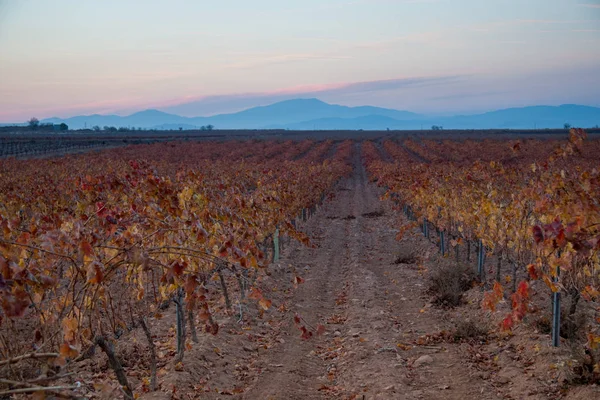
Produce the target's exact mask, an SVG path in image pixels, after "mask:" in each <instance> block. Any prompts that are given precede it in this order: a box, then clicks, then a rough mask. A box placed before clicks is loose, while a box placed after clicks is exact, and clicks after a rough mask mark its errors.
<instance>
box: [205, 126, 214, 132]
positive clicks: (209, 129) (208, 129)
mask: <svg viewBox="0 0 600 400" xmlns="http://www.w3.org/2000/svg"><path fill="white" fill-rule="evenodd" d="M213 129H214V126H213V125H206V130H207V131H212V130H213Z"/></svg>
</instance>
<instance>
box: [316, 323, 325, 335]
mask: <svg viewBox="0 0 600 400" xmlns="http://www.w3.org/2000/svg"><path fill="white" fill-rule="evenodd" d="M324 333H325V326H324V325H322V324H318V325H317V335H322V334H324Z"/></svg>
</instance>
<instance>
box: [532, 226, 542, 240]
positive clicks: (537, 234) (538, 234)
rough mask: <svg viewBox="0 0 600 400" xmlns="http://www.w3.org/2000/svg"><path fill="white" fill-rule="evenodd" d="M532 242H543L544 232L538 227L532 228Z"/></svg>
mask: <svg viewBox="0 0 600 400" xmlns="http://www.w3.org/2000/svg"><path fill="white" fill-rule="evenodd" d="M533 240H535V242H536V243H541V242H543V241H544V232H543V231H542V228H541V227H540V226H538V225H536V226H534V227H533Z"/></svg>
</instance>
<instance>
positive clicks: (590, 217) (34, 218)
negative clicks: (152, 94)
mask: <svg viewBox="0 0 600 400" xmlns="http://www.w3.org/2000/svg"><path fill="white" fill-rule="evenodd" d="M15 143H17V142H15ZM53 145H54V144H53ZM11 146H14V148H13V147H10V148H8V147H3V150H2V151H3V153H2V154H0V156H2V155H8V156H12V157H10V158H4V159H2V158H0V187H1V188H2V189H0V227H1V228H2V230H1V231H0V232H1V233H0V296H1V303H0V306H1V307H0V398H20V397H19V396H21V397H23V396H32V397H34V398H36V399H42V398H106V399H109V398H125V399H133V398H142V399H163V398H164V399H193V398H227V397H232V396H233V397H235V398H247V399H254V398H257V399H258V398H265V399H266V398H294V399H295V398H298V399H304V398H345V399H361V398H456V399H459V398H460V399H464V398H482V396H483V397H485V398H499V399H500V398H514V399H521V398H532V399H534V398H540V399H541V398H559V397H565V398H591V397H590V396H595V395H596V394H597V393H598V392H597V391H594V390H596V389H594V388H596V387H597V386H594V384H599V383H600V292H599V290H600V270H599V268H600V264H599V259H598V250H599V249H600V242H599V240H600V204H598V201H599V200H598V199H600V171H599V170H598V167H599V165H598V162H599V158H598V157H599V155H600V141H599V140H592V139H589V138H587V137H586V133H585V132H583V131H581V130H571V133H570V136H569V138H568V139H561V140H559V139H543V140H542V139H510V140H497V139H484V140H477V139H465V140H438V139H435V140H434V139H428V138H426V137H417V136H413V137H410V138H394V137H382V138H378V139H374V140H338V139H336V140H322V141H314V140H285V141H283V140H249V141H219V142H217V141H169V142H161V143H146V144H136V145H128V146H123V144H119V147H116V146H115V147H112V146H110V147H112V148H108V149H104V150H101V151H96V152H93V153H91V152H90V153H85V154H73V155H65V156H62V157H54V158H43V159H42V158H31V157H35V156H41V155H43V156H48V155H49V154H48V153H49V152H51V151H54V150H57V151H60V150H61V148H57V149H54V148H53V149H51V151H50V150H48V149H47V146H46V144H43V143H42V144H39V146H40V147H39V149H38V150H36V147H35V146H33V147H31V146H28V147H26V146H23V147H19V146H21V144H14V145H13V144H11ZM36 146H38V145H36ZM55 146H59V145H55ZM65 146H70V144H69V145H65ZM81 146H83V147H82V148H81V149H79V150H92V149H95V150H99V149H101V148H102V147H105V146H107V144H106V143H101V142H98V143H96V142H94V143H92V142H89V143H88V142H85V143H83V144H82V145H81ZM85 146H88V147H85ZM24 152H27V154H23V153H24ZM21 155H25V156H27V158H28V159H26V160H18V159H15V158H14V156H21ZM460 365H466V367H464V368H462V367H459V366H460ZM432 382H433V383H432ZM569 396H570V397H569ZM577 396H580V397H577Z"/></svg>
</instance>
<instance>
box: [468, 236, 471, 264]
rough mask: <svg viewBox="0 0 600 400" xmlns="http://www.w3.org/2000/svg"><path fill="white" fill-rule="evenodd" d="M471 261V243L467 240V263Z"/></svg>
mask: <svg viewBox="0 0 600 400" xmlns="http://www.w3.org/2000/svg"><path fill="white" fill-rule="evenodd" d="M470 261H471V241H470V240H469V239H467V262H470Z"/></svg>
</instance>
